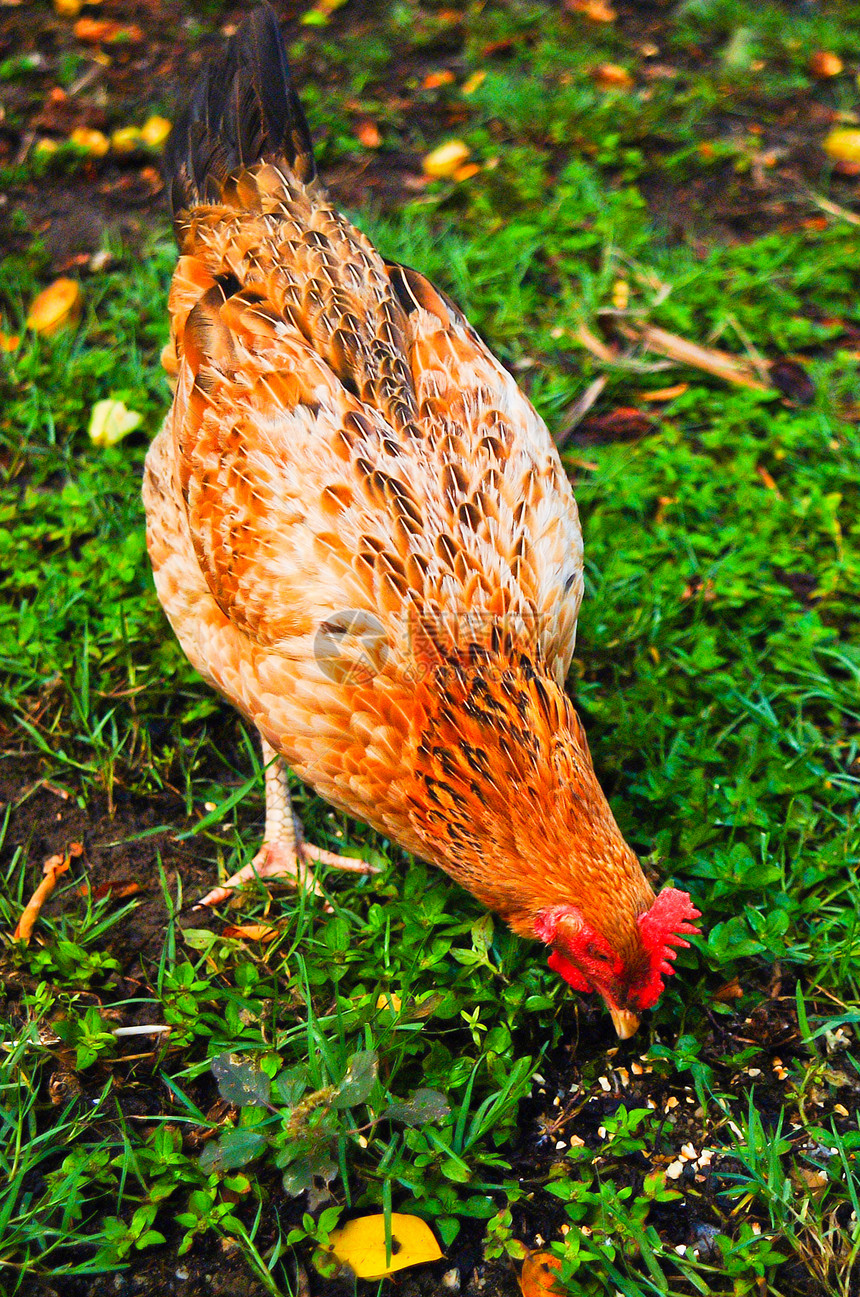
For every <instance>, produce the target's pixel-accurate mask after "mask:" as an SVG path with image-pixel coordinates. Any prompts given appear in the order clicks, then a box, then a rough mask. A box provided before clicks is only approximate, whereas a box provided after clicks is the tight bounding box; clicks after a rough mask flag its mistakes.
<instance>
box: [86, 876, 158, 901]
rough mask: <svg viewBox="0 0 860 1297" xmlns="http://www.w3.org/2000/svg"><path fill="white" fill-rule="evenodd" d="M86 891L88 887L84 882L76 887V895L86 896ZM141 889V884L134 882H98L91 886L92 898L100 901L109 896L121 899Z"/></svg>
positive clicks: (116, 899) (135, 893)
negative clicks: (95, 885)
mask: <svg viewBox="0 0 860 1297" xmlns="http://www.w3.org/2000/svg"><path fill="white" fill-rule="evenodd" d="M88 891H89V887H88V885H87V884H86V883H84V885H83V887H80V888H78V895H79V896H86V894H87V892H88ZM142 891H143V887H142V886H141V884H140V883H135V882H120V881H116V882H107V883H99V885H98V887H94V888H93V900H94V901H100V900H101V899H102V898H103V897H105V896H109V897H110V898H111V900H113V901H122V900H125V898H126V897H128V896H137V894H138V892H142Z"/></svg>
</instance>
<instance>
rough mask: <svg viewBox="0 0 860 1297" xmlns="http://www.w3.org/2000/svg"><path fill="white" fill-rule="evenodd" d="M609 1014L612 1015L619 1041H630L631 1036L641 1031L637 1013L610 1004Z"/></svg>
mask: <svg viewBox="0 0 860 1297" xmlns="http://www.w3.org/2000/svg"><path fill="white" fill-rule="evenodd" d="M609 1012H610V1013H611V1014H612V1025H613V1027H614V1028H615V1033H616V1035H617V1036H618V1039H619V1040H629V1039H630V1037H631V1036H633V1035H635V1033H636V1032H637V1031H638V1029H639V1019H638V1018H637V1017H636V1014H635V1013H631V1012H630V1011H629V1009H619V1008H618V1007H617V1005H614V1004H610V1005H609Z"/></svg>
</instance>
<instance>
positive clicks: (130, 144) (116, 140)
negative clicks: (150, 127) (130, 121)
mask: <svg viewBox="0 0 860 1297" xmlns="http://www.w3.org/2000/svg"><path fill="white" fill-rule="evenodd" d="M141 143H142V140H141V136H140V128H139V127H138V126H118V127H117V129H116V130H115V131H114V133H113V135H111V137H110V146H111V148H112V149H113V151H114V153H133V152H134V150H135V149H137V148H139V147H140V145H141Z"/></svg>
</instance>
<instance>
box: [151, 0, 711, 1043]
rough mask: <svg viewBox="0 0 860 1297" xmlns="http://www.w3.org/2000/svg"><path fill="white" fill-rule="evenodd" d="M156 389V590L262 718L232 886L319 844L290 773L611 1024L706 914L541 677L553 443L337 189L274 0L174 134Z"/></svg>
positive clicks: (564, 653)
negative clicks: (532, 956)
mask: <svg viewBox="0 0 860 1297" xmlns="http://www.w3.org/2000/svg"><path fill="white" fill-rule="evenodd" d="M167 166H168V173H169V177H170V181H171V194H172V203H173V212H174V219H175V226H176V232H177V238H178V242H179V246H180V252H181V255H180V258H179V262H178V265H177V267H176V272H175V274H174V277H173V284H172V288H171V292H170V301H169V306H170V315H171V342H170V344H169V346H168V347H167V348H166V349H165V357H164V360H165V365H166V367H167V369H168V371H169V372H171V373H172V374H173V375H174V377H175V379H176V387H175V396H174V400H173V405H172V407H171V410H170V412H169V414H168V417H167V419H166V421H165V424H164V426H163V428H162V430H161V432H160V433H159V435H158V437H157V438H156V440H155V441H154V443H153V445H152V448H151V450H150V452H149V455H148V457H147V463H146V475H145V483H144V501H145V505H146V512H147V523H148V528H147V535H148V546H149V553H150V556H151V560H152V566H153V569H154V573H155V582H156V587H157V590H158V595H159V598H160V600H161V602H162V604H163V606H164V609H165V611H166V613H167V616H168V618H169V620H170V622H171V624H172V626H173V628H174V630H175V632H176V634H177V636H178V638H179V641H180V643H181V645H182V647H183V649H184V650H185V652H186V653H187V655H188V657H189V658H190V660H191V662H192V663H193V664H194V666H195V667H196V668H197V670H198V671H199V672H200V673H201V674H202V675H203V676H204V677H205V679H206V680H208V681H209V683H210V684H212V685H213V686H214V687H215V688H216V689H218V690H220V691H221V693H222V694H224V695H225V696H226V697H227V698H228V699H229V700H230V701H231V702H232V703H233V704H234V705H235V706H236V707H237V708H238V709H239V711H240V712H242V714H243V715H244V716H246V717H247V718H248V719H249V720H250V721H252V722H253V724H254V725H255V726H256V727H257V729H258V730H259V732H260V735H261V738H262V745H263V756H264V761H265V765H266V829H265V837H264V842H263V847H262V849H261V851H260V852H259V853H258V855H257V857H256V858H255V860H254V861H253V862H252V863H251V864H250V865H248V866H246V868H245V869H243V870H241V871H240V872H239V873H238V874H237V875H236V876H235V877H234V878H232V879H230V880H229V882H228V883H227V884H226V885H225V887H223V888H218V889H216V890H215V891H214V892H211V893H210V894H209V896H208V897H206V898H205V901H206V903H214V902H217V901H219V900H221V899H223V898H224V897H226V896H227V895H229V892H230V890H231V889H232V888H234V887H236V886H237V885H239V884H240V883H241V882H243V881H244V880H245V879H247V878H249V877H251V876H253V875H255V874H256V875H259V876H262V877H265V876H272V875H276V874H291V875H292V876H293V878H294V879H295V880H296V881H299V882H304V883H305V885H308V886H310V887H313V888H316V883H315V881H314V880H313V876H312V874H311V865H312V863H313V862H314V861H322V862H323V863H325V864H329V865H340V866H342V867H346V868H352V869H367V866H366V865H364V864H363V863H362V862H361V861H355V860H352V861H350V860H346V861H344V860H341V859H340V858H339V857H336V856H333V855H332V854H331V853H329V852H325V851H321V850H318V849H315V848H313V847H311V846H310V845H308V844H307V843H305V842H304V841H303V840H302V836H301V829H300V827H299V826H298V825H297V823H296V822H295V821H294V819H293V814H292V810H291V808H290V802H289V795H288V789H287V779H286V770H285V767H286V766H290V767H291V768H292V769H293V770H294V771H295V772H296V774H297V775H299V776H300V777H301V778H302V779H304V780H305V781H307V783H309V784H311V785H312V787H313V788H315V789H316V791H317V792H318V793H319V794H320V795H321V796H322V797H324V798H326V799H327V800H328V801H329V802H331V803H332V804H333V805H334V806H337V807H340V808H342V809H343V810H345V811H348V812H349V813H350V814H352V815H355V816H357V817H359V818H361V819H363V820H366V821H367V822H368V823H369V824H371V825H373V827H374V828H376V829H377V830H379V831H380V832H381V833H383V834H386V835H387V836H388V837H389V838H391V839H392V840H394V841H395V842H397V843H399V844H400V846H402V847H403V848H405V849H406V850H407V851H410V852H413V853H414V854H415V855H417V856H420V857H422V858H423V859H424V860H427V861H430V862H432V863H433V864H435V865H438V866H439V867H440V868H442V869H444V870H445V871H446V872H447V873H448V874H450V875H451V876H452V877H453V878H455V879H456V880H457V881H458V882H460V883H461V884H462V885H463V886H464V887H466V888H468V890H469V891H470V892H472V893H473V894H474V895H475V896H476V897H478V898H479V899H480V900H481V901H482V902H483V903H484V904H485V905H487V906H489V907H490V908H491V909H493V910H494V911H495V912H496V913H497V914H499V915H501V917H502V918H503V919H504V920H506V921H507V923H509V924H510V926H511V928H512V929H513V930H514V931H515V932H517V933H519V934H520V935H522V936H523V937H530V938H537V939H538V940H540V941H543V942H545V943H546V944H547V945H548V946H549V947H551V952H552V953H551V955H550V960H549V962H550V965H551V966H552V967H553V968H554V969H556V970H557V971H558V972H559V973H560V974H561V975H562V977H564V978H565V979H566V980H567V982H569V984H570V985H571V986H572V987H574V988H575V989H576V990H579V991H590V990H595V991H598V992H599V993H600V995H602V996H603V998H604V1000H605V1001H606V1004H607V1006H608V1008H609V1010H610V1012H611V1014H612V1018H613V1021H614V1024H615V1027H616V1030H617V1032H618V1034H619V1035H620V1036H622V1037H627V1036H629V1035H631V1034H632V1032H633V1031H634V1030H635V1029H636V1026H637V1021H638V1020H637V1015H638V1014H639V1013H640V1012H641V1010H643V1009H647V1008H649V1007H650V1006H651V1005H653V1004H654V1003H655V1002H656V1000H657V999H658V997H659V995H660V993H661V992H662V990H663V977H664V975H665V974H667V973H671V972H672V960H673V959H674V957H675V951H674V949H673V947H675V946H683V945H687V944H688V943H687V942H686V941H685V940H684V936H685V935H686V934H689V933H691V932H695V931H696V928H695V927H694V926H693V920H694V919H696V918H697V917H698V911H697V910H696V909H694V907H693V905H692V903H691V902H690V899H689V897H688V896H687V895H686V893H684V892H681V891H677V890H675V889H673V888H667V889H665V890H664V891H662V892H661V893H660V895H659V896H657V897H656V898H655V896H654V893H653V891H652V889H651V887H650V886H649V884H648V882H647V881H646V879H645V877H644V875H643V873H642V870H641V868H640V865H639V862H638V861H637V859H636V856H635V855H634V854H633V852H632V851H631V849H630V847H629V846H627V844H626V843H625V841H624V839H623V838H622V836H621V833H620V832H619V829H618V826H617V825H616V823H615V820H614V818H613V816H612V812H611V811H610V809H609V806H608V804H607V801H606V799H605V797H604V795H603V793H602V791H601V789H600V787H599V785H598V783H597V779H596V777H595V774H594V770H593V768H592V763H591V758H590V755H589V751H588V745H587V743H586V738H585V734H584V732H583V728H582V725H581V724H580V722H579V719H578V717H577V715H576V713H575V711H574V710H573V707H572V706H571V704H570V702H569V701H568V699H567V697H566V696H565V693H564V689H563V685H564V679H565V676H566V673H567V670H568V666H569V664H570V660H571V655H572V653H573V646H574V636H575V631H576V618H577V613H578V610H579V605H580V600H581V598H582V589H583V582H582V538H581V533H580V528H579V520H578V516H577V510H576V505H575V503H574V499H573V495H572V493H571V489H570V485H569V483H568V481H567V478H566V477H565V474H564V472H563V470H562V466H561V463H560V461H559V457H558V454H557V452H556V450H555V447H554V446H553V443H552V441H551V439H550V436H549V433H548V432H547V429H546V427H545V425H544V423H543V422H542V421H541V419H540V418H539V417H538V415H537V414H536V413H535V411H534V410H533V409H532V407H531V405H530V404H529V402H528V401H527V400H526V398H525V397H524V396H523V395H522V393H521V392H520V391H519V390H518V389H517V386H516V384H515V383H514V381H513V379H512V378H511V377H510V375H509V374H508V373H507V372H506V371H505V370H504V369H503V367H502V366H501V365H500V364H499V362H498V361H497V360H496V359H495V358H494V357H493V356H492V355H491V353H490V352H489V351H488V349H487V348H486V346H485V345H484V343H483V342H482V341H481V339H480V338H479V337H478V335H477V334H476V333H475V331H474V330H473V329H472V328H471V327H470V325H469V324H468V322H467V321H466V320H465V319H464V317H463V316H462V314H461V313H460V311H459V310H458V309H457V307H456V306H455V305H454V304H453V303H452V302H451V301H450V300H449V299H448V298H447V297H446V296H445V295H444V294H443V293H440V292H439V291H438V290H437V289H435V288H434V287H433V286H432V284H430V283H429V282H428V280H427V279H425V278H424V276H423V275H421V274H419V273H417V272H416V271H414V270H410V269H409V268H407V267H406V266H401V265H397V264H395V263H393V262H388V261H385V260H384V259H383V258H382V257H381V256H380V255H379V254H378V253H377V252H376V251H375V249H374V248H373V247H372V245H371V244H370V243H369V242H368V240H367V239H366V238H365V237H364V235H362V234H361V233H360V232H359V231H358V230H356V229H355V228H354V227H353V226H352V225H351V224H350V223H349V221H347V220H346V219H345V218H344V217H343V216H341V215H340V214H339V213H338V212H337V211H335V210H334V208H333V207H332V206H331V204H330V202H329V200H328V198H327V196H326V191H325V189H324V188H323V186H322V184H321V182H320V180H319V179H318V177H317V172H316V167H315V163H314V157H313V148H312V144H311V139H310V134H309V131H308V127H307V124H306V122H305V119H304V117H303V114H302V110H301V107H300V105H299V101H298V99H297V97H296V94H295V91H294V90H293V88H292V85H291V83H290V80H289V74H288V68H287V62H286V56H285V52H284V46H283V42H282V39H281V36H280V32H279V29H278V26H277V23H276V21H275V19H274V16H273V14H272V12H271V10H269V9H268V8H267V7H263V8H260V9H258V10H257V11H255V12H254V13H253V14H252V15H251V16H250V17H249V18H248V19H247V20H246V21H245V22H244V23H243V24H242V26H241V27H240V28H239V30H238V32H237V33H236V35H235V36H234V37H233V38H232V40H231V41H230V42H229V44H228V45H227V47H226V50H225V52H224V54H223V56H222V57H221V58H220V59H219V60H217V61H215V62H213V64H212V65H211V66H210V67H209V69H208V71H207V72H206V73H205V74H204V75H203V76H202V78H201V80H200V81H199V83H198V84H197V86H196V88H195V90H194V92H193V94H192V97H191V100H190V104H189V106H188V108H187V109H186V111H185V113H184V115H183V117H182V118H181V120H180V121H179V122H177V125H176V127H175V129H174V132H173V135H172V137H171V142H170V145H169V148H168V158H167Z"/></svg>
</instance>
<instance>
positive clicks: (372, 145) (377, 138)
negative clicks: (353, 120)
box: [355, 120, 382, 149]
mask: <svg viewBox="0 0 860 1297" xmlns="http://www.w3.org/2000/svg"><path fill="white" fill-rule="evenodd" d="M355 135H356V139H357V140H358V142H359V144H363V145H364V147H365V148H366V149H378V148H379V146H380V144H381V143H382V136H381V135H380V133H379V127H378V126H377V125H376V122H371V121H369V120H366V121H363V122H359V123H358V125H357V126H356V128H355Z"/></svg>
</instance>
